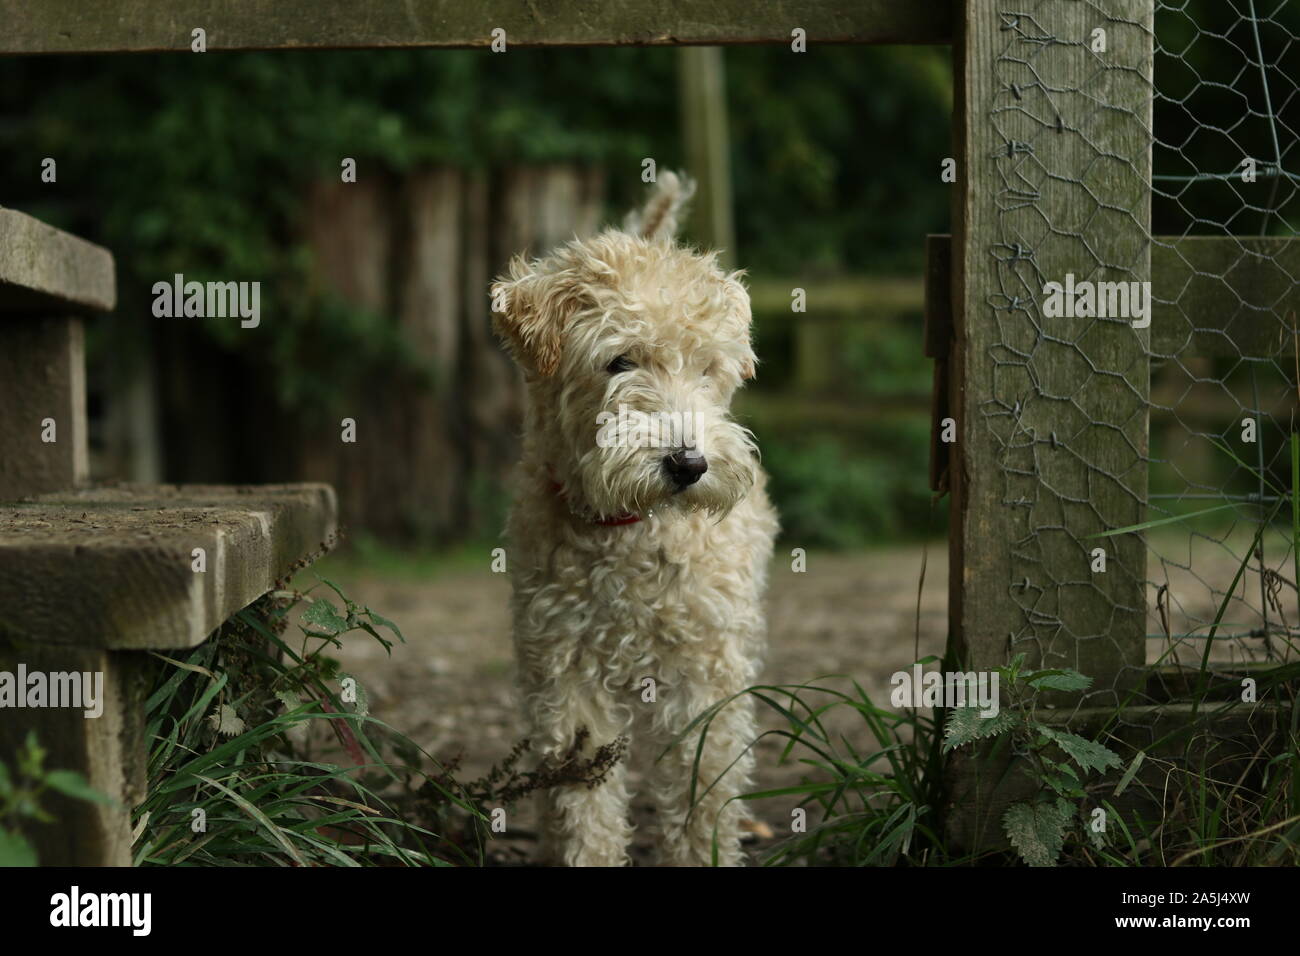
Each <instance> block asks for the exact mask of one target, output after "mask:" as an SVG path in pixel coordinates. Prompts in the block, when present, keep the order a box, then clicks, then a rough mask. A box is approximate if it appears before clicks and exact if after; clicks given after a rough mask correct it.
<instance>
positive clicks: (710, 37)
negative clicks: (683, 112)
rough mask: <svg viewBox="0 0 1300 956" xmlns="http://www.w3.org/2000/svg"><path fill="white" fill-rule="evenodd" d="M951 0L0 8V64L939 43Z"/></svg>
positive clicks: (15, 2) (203, 2)
mask: <svg viewBox="0 0 1300 956" xmlns="http://www.w3.org/2000/svg"><path fill="white" fill-rule="evenodd" d="M952 7H953V0H785V2H783V0H665V2H659V3H646V2H644V0H613V2H609V3H587V2H579V0H478V2H474V3H466V2H464V0H365V2H362V3H358V2H357V0H227V2H225V3H221V4H214V3H211V2H209V0H95V2H93V3H87V2H85V0H40V2H39V3H31V2H29V0H0V23H3V24H4V25H5V26H4V29H3V30H0V53H119V52H120V53H128V52H129V53H139V52H146V51H161V50H175V51H189V50H190V48H191V42H192V41H191V36H192V32H193V31H194V30H195V29H199V28H201V29H203V30H204V31H205V33H206V43H207V49H208V50H209V51H217V50H272V49H277V50H278V49H322V48H336V49H337V48H361V47H468V48H485V47H489V46H490V45H491V43H492V41H493V31H494V30H497V29H501V30H504V31H505V37H506V43H507V49H509V48H511V47H549V46H615V45H617V46H625V45H628V46H647V45H656V46H665V45H667V46H671V45H706V44H746V43H790V42H791V33H792V31H793V30H795V29H802V30H803V31H805V35H806V39H807V42H808V44H809V45H810V46H811V45H815V44H818V43H948V42H950V39H951V31H952Z"/></svg>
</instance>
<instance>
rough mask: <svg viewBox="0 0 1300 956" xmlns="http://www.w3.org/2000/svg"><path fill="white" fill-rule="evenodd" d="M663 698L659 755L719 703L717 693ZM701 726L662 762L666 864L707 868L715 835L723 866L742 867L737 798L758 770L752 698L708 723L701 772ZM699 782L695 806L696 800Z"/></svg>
mask: <svg viewBox="0 0 1300 956" xmlns="http://www.w3.org/2000/svg"><path fill="white" fill-rule="evenodd" d="M665 697H666V698H667V700H665V704H666V705H667V706H666V707H665V710H664V712H663V714H662V715H661V717H660V719H659V720H658V721H656V724H657V726H656V729H655V737H656V742H655V756H657V757H658V756H659V754H660V753H661V752H662V751H663V749H664V747H667V746H668V745H669V743H670V742H671V741H672V740H673V739H674V738H675V737H677V736H678V735H679V734H680V733H681V732H682V731H683V730H684V729H685V728H686V727H687V726H689V724H690V721H691V720H692V719H693V718H694V717H697V716H699V715H700V714H701V713H703V712H704V711H705V710H707V709H708V707H709V706H711V705H712V704H714V703H716V702H717V701H718V700H719V699H722V698H720V697H719V696H718V691H717V688H715V687H702V688H698V689H696V690H695V691H694V692H693V691H692V689H691V688H690V687H689V685H688V686H685V687H681V688H674V689H672V690H670V691H669V692H668V693H667V694H666V695H665ZM700 729H701V728H700V727H696V728H695V729H694V730H693V731H692V732H691V733H690V734H689V735H688V736H687V737H686V738H685V739H683V740H682V741H680V742H679V743H677V744H676V745H675V746H672V747H671V749H669V750H668V752H667V753H664V754H663V756H662V757H659V759H658V760H657V762H656V763H655V768H654V771H653V773H652V775H651V787H652V789H653V791H654V794H655V798H656V802H657V803H658V805H659V816H660V830H661V833H662V840H663V846H662V849H661V862H662V863H663V864H664V865H667V866H709V865H711V864H712V862H713V844H714V836H715V834H716V836H717V845H718V865H719V866H741V865H742V864H743V856H742V854H741V849H740V822H741V820H742V819H743V818H744V817H745V816H746V811H745V809H744V805H743V804H741V803H740V802H739V801H736V800H734V799H732V798H734V797H735V796H736V795H738V794H740V793H743V792H744V791H745V789H746V788H747V787H748V786H749V779H750V774H751V772H752V770H753V766H754V758H753V754H752V752H751V751H749V750H747V749H746V748H747V747H748V746H749V744H750V743H751V742H752V741H753V740H754V736H755V730H754V706H753V700H752V699H751V698H750V697H749V695H748V694H745V695H742V696H741V697H738V698H736V699H735V700H733V701H731V702H730V703H728V704H727V705H726V706H725V707H723V708H722V709H721V710H720V711H719V712H718V713H717V714H716V715H715V716H714V717H713V719H712V720H711V721H710V723H709V725H708V730H707V733H706V734H705V737H704V749H703V752H702V753H701V755H700V761H699V767H698V772H697V769H696V765H695V758H696V749H697V747H698V745H699V742H700ZM692 780H694V799H692V792H691V791H692Z"/></svg>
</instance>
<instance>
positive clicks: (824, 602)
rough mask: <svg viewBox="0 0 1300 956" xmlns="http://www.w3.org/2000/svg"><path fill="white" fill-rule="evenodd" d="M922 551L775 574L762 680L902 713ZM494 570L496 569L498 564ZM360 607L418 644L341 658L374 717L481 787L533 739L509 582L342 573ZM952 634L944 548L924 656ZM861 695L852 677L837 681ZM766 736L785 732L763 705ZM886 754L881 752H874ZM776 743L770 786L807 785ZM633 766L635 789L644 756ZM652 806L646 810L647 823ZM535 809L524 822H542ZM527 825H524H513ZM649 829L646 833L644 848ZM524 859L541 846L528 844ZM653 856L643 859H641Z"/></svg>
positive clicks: (769, 807)
mask: <svg viewBox="0 0 1300 956" xmlns="http://www.w3.org/2000/svg"><path fill="white" fill-rule="evenodd" d="M921 562H922V548H921V546H919V545H917V546H908V547H901V548H889V549H884V550H879V551H871V552H863V553H857V554H848V555H842V554H840V555H831V554H825V555H823V554H813V555H810V556H809V558H808V562H807V570H806V571H805V572H803V573H795V572H793V571H792V570H791V568H790V564H789V561H788V559H787V560H786V561H785V562H784V563H781V562H778V563H777V564H775V565H774V567H773V571H772V583H771V588H770V597H769V613H768V619H769V629H770V638H769V647H770V650H769V654H768V660H767V665H766V667H765V668H764V670H763V673H762V678H761V679H762V681H763V682H764V683H772V684H790V683H802V682H806V681H809V680H812V679H813V678H817V677H819V676H823V675H831V674H841V675H848V676H849V677H851V678H854V679H856V680H857V681H858V682H859V683H860V684H861V685H862V686H863V688H864V689H865V690H866V691H867V692H868V693H869V694H870V695H871V698H872V700H873V701H875V702H876V703H877V704H879V705H881V706H886V705H887V704H888V687H889V676H890V675H891V674H892V673H894V672H895V671H898V670H902V669H904V668H906V667H908V666H909V665H910V664H911V662H912V661H914V660H915V659H916V658H917V654H918V651H917V645H916V643H915V640H916V631H917V608H916V604H917V584H918V582H919V580H920V573H921ZM484 563H485V564H486V563H487V562H486V561H485V562H484ZM331 574H332V575H333V576H334V578H335V580H336V582H337V583H338V584H339V585H340V586H341V587H342V588H343V590H344V591H345V593H347V594H348V595H349V596H350V597H351V598H352V599H353V600H355V601H357V602H359V603H361V604H365V605H368V606H369V607H372V608H374V609H375V610H376V611H378V612H379V613H381V614H383V615H385V616H386V617H389V618H391V619H393V620H394V621H396V622H397V624H398V625H399V626H400V627H401V628H402V632H403V634H404V635H405V637H406V640H407V643H406V644H405V645H398V646H397V647H395V648H394V650H393V655H392V657H391V658H389V657H388V656H387V655H386V654H385V653H384V651H383V649H382V648H381V647H379V645H378V644H376V643H374V642H372V641H368V640H353V641H350V642H349V643H348V645H347V646H346V648H345V649H344V651H343V652H341V653H340V654H339V655H338V656H339V657H340V659H341V661H342V662H343V665H344V667H345V669H347V670H349V671H351V672H352V673H354V674H355V675H356V676H357V677H358V678H359V679H360V681H361V682H362V684H363V685H364V686H365V688H366V689H367V691H368V693H369V695H370V701H371V712H372V713H373V714H374V715H375V716H377V717H379V718H380V719H382V720H384V721H386V722H388V723H390V724H391V725H393V726H394V727H396V728H398V729H399V730H401V731H403V732H404V733H406V734H407V735H408V736H410V737H411V738H412V739H413V740H415V741H416V742H417V743H419V744H420V745H421V746H422V747H424V748H425V749H426V750H427V751H429V752H430V753H433V754H435V755H438V756H439V757H440V758H442V759H446V758H449V757H451V756H453V755H455V754H457V753H460V754H462V755H463V758H462V764H461V767H462V770H461V772H460V774H459V776H461V777H462V778H463V779H473V778H474V777H477V776H479V775H481V774H482V773H483V772H485V771H486V770H487V769H488V768H489V767H490V766H491V765H492V764H493V763H495V762H497V761H499V760H501V759H502V758H503V757H504V756H505V755H506V754H507V753H508V752H509V750H510V747H511V745H512V744H513V743H514V742H515V741H516V740H518V739H519V738H520V737H521V736H523V728H522V726H521V721H520V718H519V715H518V711H517V707H516V705H515V701H514V696H513V688H512V680H513V676H512V669H513V662H512V651H511V644H510V622H509V611H508V607H507V599H508V595H509V589H510V585H509V581H508V579H507V578H506V576H505V575H503V574H493V573H491V572H490V571H488V570H486V568H485V569H484V570H482V571H466V570H446V571H443V572H439V573H435V574H432V575H430V576H428V577H425V578H415V577H411V576H407V575H403V576H401V577H388V578H382V577H379V576H376V575H374V574H368V573H364V572H359V571H353V572H348V571H342V573H339V571H336V570H334V569H331ZM946 632H947V553H946V548H945V547H944V546H943V545H942V544H935V545H931V546H930V548H929V563H928V568H927V572H926V580H925V588H924V594H923V601H922V606H921V614H920V643H919V654H920V655H921V656H925V655H927V654H939V653H941V652H942V649H943V643H944V639H945V635H946ZM830 683H831V684H832V685H833V686H835V687H837V688H840V689H843V690H851V686H850V685H849V683H848V681H847V680H845V679H840V680H836V681H832V682H830ZM760 721H761V724H762V727H763V728H764V729H774V728H777V727H780V726H783V722H782V720H781V718H780V717H779V715H777V714H776V713H774V712H773V711H771V710H770V709H768V708H766V707H762V706H760ZM831 726H833V727H834V728H836V730H837V732H842V733H844V734H846V735H847V736H848V737H849V739H850V740H852V741H853V742H854V745H855V746H859V747H861V746H866V745H867V743H868V739H867V736H866V734H865V727H864V726H863V724H862V721H861V719H860V718H856V717H854V716H853V715H852V714H851V713H850V712H848V711H844V713H842V715H840V716H839V717H838V718H837V719H833V720H832V721H831ZM870 749H874V748H870ZM779 756H780V746H779V743H778V741H776V740H775V739H769V740H767V741H764V742H763V743H762V744H760V747H759V751H758V766H759V773H758V779H757V781H756V783H757V786H759V787H761V788H763V789H768V788H774V787H780V786H789V785H792V784H794V783H797V782H798V781H799V780H800V778H801V777H802V776H804V775H805V773H806V771H807V768H805V767H804V766H802V765H800V764H798V763H795V762H790V763H787V764H786V765H784V766H779V765H778V759H779ZM637 758H638V759H636V760H634V761H633V763H632V774H633V776H632V784H633V786H634V787H635V786H636V784H637V782H638V780H639V777H640V770H641V766H642V765H643V763H644V755H637ZM795 804H796V801H795V799H794V798H793V797H791V798H785V799H778V800H769V801H764V802H763V803H761V804H758V805H756V806H755V811H756V813H757V815H758V816H759V818H760V819H762V820H764V821H765V822H767V823H768V824H769V825H770V826H772V828H773V829H774V830H776V831H777V833H778V835H779V834H780V833H781V832H782V831H783V830H784V831H786V832H788V826H789V825H788V821H789V819H790V810H791V809H792V808H793V807H794V806H795ZM651 812H652V811H651V810H650V809H649V808H648V807H647V806H645V805H643V804H640V803H639V804H638V806H637V807H636V816H637V819H638V822H640V821H642V820H644V819H645V818H646V816H647V814H649V813H651ZM530 814H531V810H530V808H528V807H523V806H521V807H520V808H519V811H518V815H517V827H518V829H519V830H521V831H523V832H527V830H528V829H529V828H530V827H531V820H529V819H528V817H529V816H530ZM513 827H515V822H514V821H512V828H513ZM645 829H646V828H645V827H641V826H639V827H638V830H639V846H638V849H639V850H644V849H645V846H644V845H643V844H644V843H645V840H646V834H645ZM523 846H524V852H525V853H526V852H527V851H528V849H529V846H530V844H528V843H527V842H526V841H525V842H524V844H523ZM636 856H637V857H638V858H641V856H642V853H641V852H638V853H637V854H636Z"/></svg>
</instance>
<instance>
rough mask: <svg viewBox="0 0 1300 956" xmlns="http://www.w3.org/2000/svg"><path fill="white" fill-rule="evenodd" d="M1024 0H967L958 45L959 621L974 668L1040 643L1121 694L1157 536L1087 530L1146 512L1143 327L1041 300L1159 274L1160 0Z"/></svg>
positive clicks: (1133, 658)
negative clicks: (1155, 120)
mask: <svg viewBox="0 0 1300 956" xmlns="http://www.w3.org/2000/svg"><path fill="white" fill-rule="evenodd" d="M1021 9H1022V8H1020V7H1013V8H1008V7H1007V5H1006V4H1004V3H999V2H994V0H971V2H970V3H968V4H967V6H966V16H965V17H963V18H958V19H959V20H960V21H961V24H962V25H961V27H960V28H959V30H960V33H959V36H958V39H957V41H956V43H955V48H954V49H955V57H954V59H955V75H956V91H955V104H956V109H955V114H954V139H955V148H956V149H957V158H958V183H957V191H956V193H955V202H954V216H953V220H954V245H953V318H954V322H955V332H956V335H955V344H956V349H957V351H956V354H955V355H954V361H953V362H952V367H951V371H952V376H953V379H952V384H951V407H952V408H953V410H954V413H955V415H956V417H957V419H958V422H959V438H958V442H957V445H956V447H955V448H954V449H952V453H953V456H954V457H953V465H954V467H953V468H952V475H951V476H950V477H951V482H952V490H953V503H952V506H953V523H952V533H951V542H952V556H951V557H952V565H951V566H952V573H951V583H950V589H951V591H950V612H949V613H950V625H951V640H952V642H953V649H954V650H955V651H956V653H957V655H958V657H959V658H960V659H961V661H962V663H963V665H964V667H965V668H970V669H978V670H985V669H988V668H992V667H996V666H998V665H1000V664H1003V663H1005V662H1006V661H1007V660H1008V658H1009V657H1010V656H1011V655H1013V654H1015V653H1017V652H1020V651H1024V652H1027V654H1028V655H1029V658H1030V661H1031V662H1032V663H1035V664H1043V665H1047V666H1068V667H1074V668H1077V669H1078V670H1080V671H1082V672H1083V673H1085V674H1087V675H1089V676H1091V677H1093V678H1094V679H1095V683H1094V684H1093V689H1092V692H1091V693H1090V695H1088V697H1087V698H1086V699H1087V701H1088V703H1090V704H1093V703H1095V704H1098V705H1100V704H1103V703H1116V702H1118V693H1117V691H1118V690H1120V689H1121V688H1122V687H1124V686H1127V685H1128V684H1130V683H1131V682H1132V681H1135V680H1137V679H1138V677H1139V666H1140V665H1142V664H1143V663H1144V659H1145V656H1144V655H1145V651H1144V645H1145V631H1146V628H1145V614H1146V611H1145V579H1146V549H1145V542H1144V540H1143V538H1142V536H1140V535H1127V536H1122V537H1116V538H1100V539H1099V538H1094V537H1091V536H1092V535H1095V534H1097V533H1098V532H1102V531H1106V530H1110V529H1114V528H1118V527H1122V526H1125V525H1130V524H1134V523H1137V522H1140V521H1142V520H1144V519H1145V516H1146V487H1147V397H1148V390H1149V373H1148V358H1147V342H1148V330H1145V329H1144V330H1138V329H1134V328H1133V327H1132V325H1131V323H1130V322H1129V321H1127V320H1125V319H1122V318H1120V319H1097V318H1048V317H1046V316H1045V315H1044V310H1043V307H1042V304H1043V298H1044V296H1043V286H1044V284H1045V283H1046V282H1049V281H1055V282H1064V281H1065V277H1066V274H1067V273H1072V274H1073V275H1074V277H1075V279H1076V281H1083V280H1089V281H1093V282H1097V281H1126V282H1130V281H1146V280H1148V279H1149V278H1150V226H1149V217H1150V181H1151V158H1150V157H1151V104H1152V85H1151V70H1152V58H1153V53H1152V42H1153V33H1152V15H1153V11H1152V5H1151V4H1150V3H1149V2H1145V0H1116V2H1113V3H1109V4H1106V5H1105V11H1106V12H1103V10H1101V9H1099V8H1097V7H1095V6H1092V5H1088V4H1080V3H1073V2H1066V0H1045V2H1042V3H1039V4H1036V5H1032V12H1011V11H1012V10H1014V11H1020V10H1021ZM1097 29H1101V30H1103V31H1104V42H1105V49H1104V51H1103V52H1098V51H1094V44H1095V40H1096V34H1094V32H1093V31H1094V30H1097ZM935 175H938V171H937V169H936V171H935ZM1097 547H1103V548H1105V549H1106V553H1107V564H1106V572H1105V573H1095V572H1093V571H1092V570H1091V557H1090V555H1091V552H1092V550H1093V549H1094V548H1097ZM1076 699H1077V698H1076Z"/></svg>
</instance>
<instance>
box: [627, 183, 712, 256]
mask: <svg viewBox="0 0 1300 956" xmlns="http://www.w3.org/2000/svg"><path fill="white" fill-rule="evenodd" d="M694 194H695V180H693V179H691V178H690V177H689V176H687V175H686V174H685V173H683V174H681V175H680V176H679V175H677V174H676V173H674V172H670V171H665V172H662V173H660V174H659V178H658V180H657V181H656V182H655V185H654V189H653V190H652V191H651V193H650V198H649V199H647V200H646V204H645V205H644V206H642V207H641V208H640V209H634V210H632V211H631V212H630V213H628V214H627V218H626V219H625V220H623V229H624V231H625V232H630V233H632V234H633V235H637V236H644V237H645V238H647V239H671V238H672V237H673V236H675V235H676V234H677V217H678V215H679V214H680V213H681V211H682V209H683V208H684V207H685V206H686V203H687V202H688V201H689V200H690V198H691V196H693V195H694Z"/></svg>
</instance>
